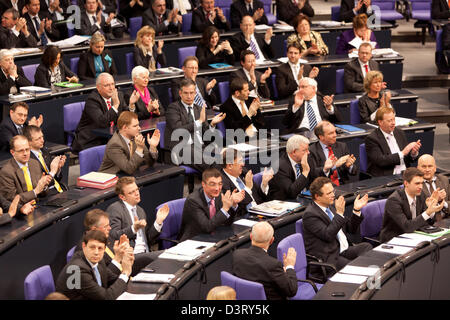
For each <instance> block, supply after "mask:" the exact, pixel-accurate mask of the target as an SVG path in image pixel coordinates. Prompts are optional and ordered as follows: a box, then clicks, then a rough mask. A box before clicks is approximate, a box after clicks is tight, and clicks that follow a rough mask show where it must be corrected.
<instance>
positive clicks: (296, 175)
mask: <svg viewBox="0 0 450 320" xmlns="http://www.w3.org/2000/svg"><path fill="white" fill-rule="evenodd" d="M301 173H302V171H301V170H300V164H298V163H297V164H296V165H295V178H298V177H300V174H301Z"/></svg>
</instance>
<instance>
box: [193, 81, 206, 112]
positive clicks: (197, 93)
mask: <svg viewBox="0 0 450 320" xmlns="http://www.w3.org/2000/svg"><path fill="white" fill-rule="evenodd" d="M194 103H195V104H196V105H199V106H200V107H203V104H205V99H203V97H202V94H201V93H200V90H199V89H198V86H197V85H195V98H194Z"/></svg>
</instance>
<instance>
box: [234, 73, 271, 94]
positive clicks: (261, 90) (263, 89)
mask: <svg viewBox="0 0 450 320" xmlns="http://www.w3.org/2000/svg"><path fill="white" fill-rule="evenodd" d="M261 76H262V73H261V72H259V71H256V70H255V77H256V85H257V86H258V88H255V86H254V85H253V83H251V82H250V81H249V80H248V78H247V76H246V75H245V72H244V69H238V70H236V71H233V72H232V73H230V83H231V82H232V81H233V79H235V78H241V79H244V80H245V81H247V83H248V89H249V90H250V91H252V90H254V89H257V90H258V94H259V95H260V96H261V97H263V98H270V89H269V86H268V85H267V80H268V79H266V83H261ZM231 94H233V93H232V92H231Z"/></svg>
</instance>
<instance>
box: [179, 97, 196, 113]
mask: <svg viewBox="0 0 450 320" xmlns="http://www.w3.org/2000/svg"><path fill="white" fill-rule="evenodd" d="M180 101H181V104H182V105H183V106H184V107H185V108H186V111H187V112H188V113H189V109H188V108H189V107H191V108H192V110H194V105H191V106H190V105H188V104H186V103H184V102H183V100H180Z"/></svg>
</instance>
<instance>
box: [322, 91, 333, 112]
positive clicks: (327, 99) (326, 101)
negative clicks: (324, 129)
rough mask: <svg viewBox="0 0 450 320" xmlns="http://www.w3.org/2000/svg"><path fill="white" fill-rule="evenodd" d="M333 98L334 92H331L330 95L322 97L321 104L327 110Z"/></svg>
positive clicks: (329, 108)
mask: <svg viewBox="0 0 450 320" xmlns="http://www.w3.org/2000/svg"><path fill="white" fill-rule="evenodd" d="M333 98H334V94H332V95H331V96H324V97H323V104H324V105H325V107H326V108H327V109H328V110H331V105H332V104H333Z"/></svg>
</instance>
